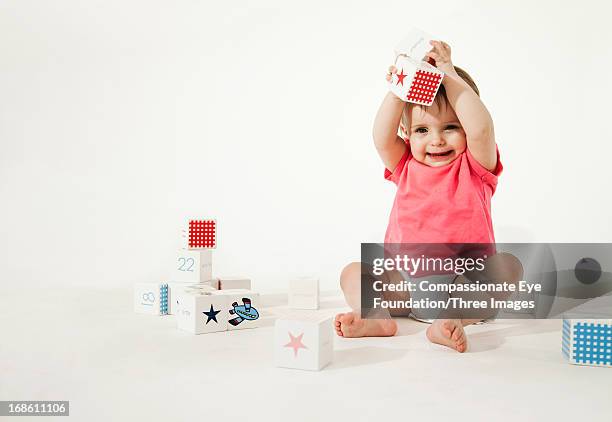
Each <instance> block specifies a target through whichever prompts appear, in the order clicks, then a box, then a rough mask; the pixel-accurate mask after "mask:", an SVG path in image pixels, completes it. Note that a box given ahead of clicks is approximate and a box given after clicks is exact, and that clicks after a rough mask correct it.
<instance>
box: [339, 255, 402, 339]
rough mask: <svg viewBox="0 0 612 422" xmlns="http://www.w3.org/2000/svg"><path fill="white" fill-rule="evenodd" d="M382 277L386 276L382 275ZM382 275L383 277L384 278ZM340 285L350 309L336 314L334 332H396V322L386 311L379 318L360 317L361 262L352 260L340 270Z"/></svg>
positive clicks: (355, 334)
mask: <svg viewBox="0 0 612 422" xmlns="http://www.w3.org/2000/svg"><path fill="white" fill-rule="evenodd" d="M384 277H388V276H387V275H384ZM384 277H383V278H384ZM340 287H341V288H342V292H343V293H344V298H345V299H346V303H348V305H349V306H350V307H351V309H352V311H351V312H347V313H342V314H338V315H336V320H335V327H336V333H337V334H338V335H339V336H342V337H386V336H393V335H395V333H396V332H397V323H396V322H395V321H394V320H393V319H391V315H390V314H389V312H388V311H383V312H382V313H381V315H380V319H370V318H367V319H366V318H361V263H360V262H352V263H350V264H349V265H347V266H346V267H344V269H343V270H342V274H341V275H340Z"/></svg>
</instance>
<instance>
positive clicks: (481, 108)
mask: <svg viewBox="0 0 612 422" xmlns="http://www.w3.org/2000/svg"><path fill="white" fill-rule="evenodd" d="M431 44H432V46H433V51H430V52H429V53H427V56H428V57H431V58H432V59H434V60H435V61H436V67H437V68H438V69H440V70H442V71H443V72H444V74H445V76H444V79H442V83H443V84H444V89H445V90H446V97H447V98H448V102H449V103H450V105H451V107H452V108H453V110H455V114H457V117H458V118H459V122H461V126H462V127H463V130H464V131H465V136H466V139H467V147H468V149H469V150H470V152H471V153H472V155H473V156H474V158H475V159H476V160H477V161H478V162H479V163H480V164H482V165H483V167H485V168H486V169H487V170H493V169H495V167H496V165H497V151H496V150H495V132H494V130H493V120H492V119H491V115H490V114H489V111H488V110H487V108H486V107H485V105H484V104H483V102H482V101H481V100H480V97H479V96H478V94H476V93H475V92H474V90H473V89H472V88H471V87H470V86H469V85H468V84H467V82H465V81H464V80H463V79H461V77H460V76H459V75H457V72H456V71H455V67H454V66H453V64H452V62H451V49H450V46H449V45H448V44H446V43H444V42H441V41H431Z"/></svg>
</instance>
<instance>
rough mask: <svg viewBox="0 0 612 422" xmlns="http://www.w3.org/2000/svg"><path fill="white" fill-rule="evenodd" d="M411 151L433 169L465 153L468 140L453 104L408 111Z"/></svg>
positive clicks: (415, 107) (434, 104) (414, 108)
mask: <svg viewBox="0 0 612 422" xmlns="http://www.w3.org/2000/svg"><path fill="white" fill-rule="evenodd" d="M408 116H409V119H410V120H409V121H410V129H409V131H408V134H409V139H410V149H411V151H412V155H413V157H414V158H415V159H416V160H417V161H420V162H421V163H423V164H426V165H428V166H431V167H440V166H444V165H446V164H448V163H450V162H452V161H454V160H455V159H456V158H457V157H459V154H461V153H462V152H464V151H465V148H466V146H467V141H466V138H465V132H464V131H463V128H462V127H461V123H459V119H458V118H457V115H456V114H455V110H453V108H452V107H451V106H450V105H449V104H442V106H441V107H440V106H439V105H438V103H437V102H434V103H433V104H432V105H431V107H427V108H424V107H421V106H419V105H413V104H410V105H409V108H408Z"/></svg>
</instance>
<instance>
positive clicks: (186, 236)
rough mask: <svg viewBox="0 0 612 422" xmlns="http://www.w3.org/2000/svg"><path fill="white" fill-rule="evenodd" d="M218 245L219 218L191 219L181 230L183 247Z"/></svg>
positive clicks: (194, 247)
mask: <svg viewBox="0 0 612 422" xmlns="http://www.w3.org/2000/svg"><path fill="white" fill-rule="evenodd" d="M216 247H217V220H214V219H189V220H187V222H186V223H185V225H184V227H183V228H182V230H181V248H183V249H190V250H199V249H215V248H216Z"/></svg>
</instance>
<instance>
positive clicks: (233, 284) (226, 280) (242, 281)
mask: <svg viewBox="0 0 612 422" xmlns="http://www.w3.org/2000/svg"><path fill="white" fill-rule="evenodd" d="M217 279H218V280H219V290H229V289H246V290H251V280H250V279H248V278H247V277H240V276H223V277H217Z"/></svg>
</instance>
